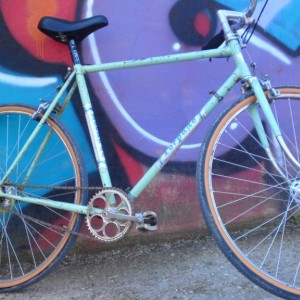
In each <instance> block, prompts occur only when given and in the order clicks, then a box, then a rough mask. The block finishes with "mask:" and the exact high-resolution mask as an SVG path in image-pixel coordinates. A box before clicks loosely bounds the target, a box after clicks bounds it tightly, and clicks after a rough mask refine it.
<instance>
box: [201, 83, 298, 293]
mask: <svg viewBox="0 0 300 300" xmlns="http://www.w3.org/2000/svg"><path fill="white" fill-rule="evenodd" d="M279 90H280V95H279V96H278V97H277V98H276V99H274V100H273V101H272V103H271V107H272V110H273V112H274V115H275V117H276V118H277V121H278V123H279V126H280V127H281V130H282V135H283V137H284V139H285V140H286V142H287V145H288V147H289V149H290V151H291V152H292V153H293V155H294V156H295V157H296V159H298V161H299V152H298V148H299V145H300V132H299V129H298V127H299V117H298V116H299V114H300V89H298V88H280V89H279ZM254 103H256V99H255V96H253V95H252V96H249V97H245V98H244V99H242V100H239V101H238V102H237V103H235V104H234V105H232V106H231V107H230V108H229V109H227V110H226V111H225V112H224V113H222V114H221V116H220V117H219V118H218V119H217V120H216V122H215V124H214V126H213V128H212V130H211V132H210V133H209V134H208V136H207V137H206V139H205V141H204V143H203V145H202V149H201V154H200V158H199V162H198V166H197V182H198V183H199V186H198V188H199V198H200V204H201V208H202V212H203V215H204V218H205V220H206V223H207V225H208V227H209V229H210V230H211V232H212V235H213V236H214V238H215V240H216V241H217V244H218V246H219V247H220V248H221V250H222V251H223V253H224V254H225V255H226V257H227V258H228V259H229V260H230V261H231V262H232V263H233V264H234V265H235V266H236V267H237V268H238V269H239V270H240V271H241V272H242V273H243V274H244V275H246V276H247V277H248V278H249V279H251V280H252V281H253V282H255V283H256V284H257V285H259V286H261V287H263V288H264V289H266V290H268V291H269V292H271V293H274V294H276V295H278V296H282V297H291V298H293V297H294V296H295V295H298V297H299V295H300V255H299V251H298V248H299V242H300V235H299V234H300V189H298V186H299V187H300V174H299V170H298V168H296V167H295V166H294V165H293V164H292V163H291V162H290V161H289V159H288V158H287V157H286V155H285V154H284V153H283V152H282V150H281V149H280V147H279V145H278V143H277V142H276V138H275V137H274V136H273V135H272V133H271V130H270V128H269V126H268V124H267V122H266V121H265V117H264V116H263V114H262V113H261V111H260V107H259V105H257V104H256V107H257V109H258V111H259V113H260V115H261V118H262V121H263V126H264V128H265V131H266V133H267V135H268V140H269V143H270V147H271V151H272V153H273V157H274V159H275V161H276V163H277V165H278V166H280V169H281V170H282V173H281V174H280V173H279V172H277V170H276V168H275V167H274V164H273V163H272V162H271V161H270V159H269V157H268V156H267V155H266V152H265V150H264V149H263V148H262V145H261V143H260V141H259V139H258V135H257V133H256V130H255V129H254V126H253V122H252V119H251V117H250V114H249V110H248V108H249V107H250V106H251V105H253V104H254ZM282 174H284V176H283V175H282ZM298 181H299V184H298Z"/></svg>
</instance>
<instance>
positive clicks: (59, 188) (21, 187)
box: [7, 183, 103, 242]
mask: <svg viewBox="0 0 300 300" xmlns="http://www.w3.org/2000/svg"><path fill="white" fill-rule="evenodd" d="M7 185H9V186H14V187H16V188H20V189H24V188H30V189H31V188H33V189H54V190H97V191H99V190H100V191H101V190H102V189H103V187H97V186H91V187H89V186H87V187H79V186H75V187H74V186H53V185H51V186H49V185H24V184H17V183H9V184H7ZM7 213H10V214H13V215H16V216H18V217H20V218H22V219H26V220H30V221H32V222H34V223H37V224H39V225H42V226H45V227H47V228H50V229H55V230H59V231H61V232H65V233H69V234H73V235H76V236H79V237H82V238H85V239H88V240H92V241H97V242H99V241H100V240H99V239H97V238H95V237H92V236H90V235H88V234H83V233H81V232H77V231H75V230H71V229H69V228H66V227H62V226H58V225H53V224H51V223H48V222H45V221H41V220H39V219H37V218H34V217H30V216H27V215H24V214H21V213H18V212H16V211H9V210H7Z"/></svg>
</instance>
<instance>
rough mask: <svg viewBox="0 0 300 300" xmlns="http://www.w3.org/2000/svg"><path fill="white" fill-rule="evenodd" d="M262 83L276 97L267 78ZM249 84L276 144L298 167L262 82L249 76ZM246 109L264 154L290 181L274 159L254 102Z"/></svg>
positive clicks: (299, 167)
mask: <svg viewBox="0 0 300 300" xmlns="http://www.w3.org/2000/svg"><path fill="white" fill-rule="evenodd" d="M264 83H265V84H266V87H267V89H268V91H270V95H271V97H273V98H276V97H277V96H278V91H276V90H275V89H273V88H272V86H271V85H270V82H269V81H268V80H264V81H263V84H264ZM249 84H250V85H251V87H252V89H253V91H254V94H255V96H256V98H257V99H258V104H259V105H260V107H261V109H262V111H263V113H264V115H265V116H266V119H267V121H268V124H269V125H270V127H271V131H272V133H273V134H274V136H275V137H276V139H277V141H278V144H279V145H280V147H281V149H282V150H283V152H284V153H285V155H286V156H287V157H288V158H289V159H290V161H291V162H292V163H293V164H294V165H295V167H297V168H298V169H300V164H299V162H298V160H297V159H296V158H295V157H294V155H293V154H292V153H291V151H290V150H289V148H288V146H287V145H286V143H285V141H284V139H283V137H282V134H281V130H280V128H279V126H278V123H277V121H276V118H275V116H274V114H273V112H272V110H271V107H270V104H269V101H268V99H267V97H266V95H265V92H264V90H263V88H262V84H261V83H260V81H259V80H258V79H257V77H251V78H250V79H249ZM248 111H249V113H250V116H251V118H252V120H253V124H254V127H255V129H256V132H257V134H258V138H259V140H260V142H261V144H262V146H263V148H264V149H265V151H266V154H267V156H268V158H269V159H270V161H271V163H272V165H273V166H274V168H275V169H276V170H277V172H278V173H279V174H280V175H281V176H282V177H283V178H285V179H286V180H287V181H290V179H289V178H288V177H287V175H286V174H284V173H283V171H282V169H281V167H280V166H279V165H278V164H277V162H276V159H275V157H274V155H273V153H272V151H271V147H270V143H269V140H268V137H267V135H266V132H265V129H264V127H263V124H262V120H261V117H260V115H259V113H258V110H257V106H256V104H254V105H251V106H250V107H249V109H248Z"/></svg>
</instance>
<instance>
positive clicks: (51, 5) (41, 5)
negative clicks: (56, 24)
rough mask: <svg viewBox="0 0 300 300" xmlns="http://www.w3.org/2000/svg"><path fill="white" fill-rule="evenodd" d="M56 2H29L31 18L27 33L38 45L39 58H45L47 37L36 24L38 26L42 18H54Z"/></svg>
mask: <svg viewBox="0 0 300 300" xmlns="http://www.w3.org/2000/svg"><path fill="white" fill-rule="evenodd" d="M56 4H57V3H56V0H47V1H40V0H29V1H28V5H27V7H28V11H29V14H30V16H29V17H28V19H27V31H28V33H29V35H30V36H31V37H32V39H33V40H34V41H35V44H36V55H37V57H38V58H40V59H43V58H44V43H45V39H46V36H45V35H44V34H42V33H41V32H40V31H38V30H37V28H36V24H38V22H39V20H40V19H41V17H43V16H45V15H47V16H54V15H56V12H57V5H56Z"/></svg>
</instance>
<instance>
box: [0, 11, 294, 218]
mask: <svg viewBox="0 0 300 300" xmlns="http://www.w3.org/2000/svg"><path fill="white" fill-rule="evenodd" d="M224 12H225V13H226V12H227V11H224ZM228 12H229V11H228ZM230 13H232V12H230ZM220 19H221V21H222V15H220ZM225 19H226V20H225ZM224 20H225V21H224ZM222 25H223V29H224V32H225V34H227V36H230V34H231V37H232V38H231V39H230V40H228V42H227V44H226V46H224V47H222V48H218V49H211V50H204V51H195V52H189V53H183V54H173V55H167V56H157V57H151V58H146V59H139V60H128V61H120V62H111V63H103V64H101V65H81V64H75V65H74V69H73V71H72V72H71V74H70V75H69V77H68V79H67V80H66V82H65V83H64V85H63V86H62V88H61V89H60V90H59V92H58V94H57V96H56V97H55V98H54V100H53V101H52V102H51V105H50V106H49V108H48V109H47V111H46V112H45V114H44V115H43V117H42V118H41V120H40V121H39V123H38V124H37V126H36V128H35V130H34V131H33V132H32V134H31V136H30V137H29V139H28V141H27V142H26V144H25V145H24V147H23V148H22V149H21V150H20V152H19V154H18V156H17V157H16V158H15V160H14V162H13V163H12V165H11V166H10V168H9V169H8V170H7V172H6V174H5V176H4V177H3V178H2V180H1V182H0V185H1V186H2V185H3V184H5V181H6V180H7V179H8V178H9V175H10V174H11V172H12V170H13V169H14V168H15V167H16V166H17V164H18V162H19V161H20V160H21V159H22V156H23V154H24V153H25V152H26V150H27V149H28V147H29V145H30V143H33V142H34V139H35V136H36V135H37V133H38V131H39V129H40V128H41V127H42V126H43V124H44V122H45V120H46V119H47V118H48V117H49V116H50V114H51V113H52V111H53V109H54V108H55V106H56V105H57V104H58V103H59V101H63V103H62V104H61V105H62V109H61V111H60V112H59V114H58V117H60V115H61V114H62V113H63V110H64V108H65V106H66V105H67V104H68V102H69V101H70V99H71V97H72V95H73V93H74V91H75V89H76V86H77V87H78V89H79V93H80V98H81V100H82V105H83V108H84V112H85V116H86V120H87V124H88V128H89V132H90V136H91V140H92V144H93V149H94V153H95V158H96V161H97V165H98V169H99V174H100V177H101V181H102V184H103V187H112V183H111V180H110V175H109V170H108V168H107V164H106V159H105V155H104V152H103V148H102V143H101V139H100V135H99V132H98V129H97V126H96V121H95V116H94V112H93V108H92V104H91V100H90V96H89V92H88V89H87V84H86V80H85V75H86V74H88V73H92V72H106V71H111V70H120V69H128V68H136V67H144V66H152V65H157V64H166V63H176V62H183V61H190V60H200V59H207V58H215V57H218V58H220V57H224V58H225V57H232V59H233V61H234V64H235V70H234V71H233V72H232V74H231V75H230V76H229V77H228V79H227V80H226V81H225V82H224V83H223V85H222V86H221V87H220V88H219V89H218V90H217V91H216V92H215V93H214V94H213V95H212V96H211V98H210V99H209V100H208V101H207V102H206V104H205V105H204V106H203V107H202V108H201V110H200V111H199V112H198V113H197V114H196V115H195V116H194V118H193V119H192V120H191V121H190V122H189V123H188V124H187V125H186V127H185V128H184V129H183V130H182V131H181V132H180V133H179V135H178V136H177V137H176V138H175V139H174V141H173V142H172V143H170V145H169V146H168V147H167V148H166V150H165V151H164V152H163V153H162V155H161V156H160V157H159V158H158V159H157V161H156V162H155V163H154V164H153V165H152V167H151V168H150V169H149V170H148V171H147V172H146V173H145V174H144V176H143V177H142V178H141V179H140V180H139V182H138V183H137V184H136V185H135V186H134V187H133V188H132V189H131V191H130V192H129V197H130V199H131V200H132V201H133V200H134V199H136V198H137V197H138V196H139V195H140V194H141V192H142V191H143V190H144V189H145V188H146V187H147V186H148V184H149V183H150V182H151V181H152V180H153V178H154V177H155V176H156V175H157V174H158V173H159V172H160V170H161V169H162V168H163V167H164V165H165V164H166V163H167V162H168V161H169V160H170V158H171V157H172V156H173V155H174V154H175V152H176V151H177V150H178V149H179V148H180V147H181V145H182V144H183V143H184V142H185V141H186V140H187V139H188V137H189V136H190V135H191V134H192V133H193V132H194V131H195V130H196V128H197V127H198V126H199V125H200V124H201V123H202V121H203V120H204V119H205V118H206V117H207V116H208V115H209V114H210V112H211V111H212V110H213V109H214V108H215V107H216V106H217V105H218V104H219V102H220V101H221V100H222V99H223V98H224V97H225V96H226V95H227V94H228V93H229V91H230V90H231V89H232V88H233V86H235V85H236V84H237V83H238V82H239V81H247V82H248V83H249V84H250V85H251V87H252V89H253V91H254V94H255V95H256V97H257V99H258V102H259V104H260V106H261V108H262V110H263V112H264V114H265V116H266V119H267V121H268V122H269V125H270V127H271V129H272V131H273V133H274V135H275V136H276V137H277V138H278V141H279V143H280V144H281V145H282V147H283V149H284V150H285V151H286V153H288V154H289V156H290V157H291V155H290V153H289V150H288V148H287V147H286V145H285V143H284V141H283V140H282V138H281V133H280V129H279V127H278V124H277V122H276V120H275V118H274V116H273V113H272V112H271V109H270V107H269V103H268V100H267V98H266V96H265V94H264V91H263V89H262V87H261V84H260V82H259V80H258V79H257V78H256V77H254V76H252V74H251V72H250V70H249V68H248V65H247V64H246V62H245V60H244V57H243V55H242V50H241V45H240V42H239V41H238V38H237V36H236V35H233V33H232V30H231V28H230V27H229V25H228V20H227V18H225V17H224V18H223V24H222ZM65 93H67V96H66V97H64V95H65ZM62 99H63V100H62ZM249 112H250V114H251V116H252V118H253V124H254V126H255V128H256V130H257V132H258V135H259V137H260V140H261V143H262V145H263V147H264V148H265V149H268V148H269V143H268V140H267V138H266V134H265V132H264V129H263V126H262V122H261V120H260V118H259V116H258V113H257V110H256V108H255V106H254V105H253V106H252V107H251V109H249ZM50 134H51V133H50ZM48 138H49V137H45V140H44V143H43V144H46V143H47V140H48ZM41 148H42V147H41ZM41 151H42V149H41ZM38 157H39V154H38V155H37V157H36V159H35V161H34V162H33V163H32V166H31V168H32V169H33V168H34V167H35V166H36V162H37V160H38ZM292 160H293V161H294V162H295V164H296V165H297V166H299V164H298V162H297V161H296V159H294V158H293V157H292ZM30 174H31V171H30V170H29V172H28V174H27V176H26V178H25V182H23V184H24V185H26V182H27V180H28V178H29V177H30ZM0 197H7V198H11V199H15V200H20V201H24V202H28V203H34V204H40V205H44V206H49V207H52V208H59V209H62V210H66V211H72V212H76V213H81V214H86V213H87V207H86V206H83V205H76V204H69V203H64V202H60V201H53V200H48V199H40V198H33V197H26V196H20V195H11V194H7V193H4V192H3V191H1V190H0ZM94 212H97V213H101V212H102V210H101V209H98V208H97V209H95V211H94ZM90 213H91V212H90Z"/></svg>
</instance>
